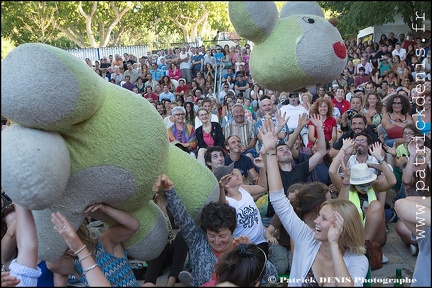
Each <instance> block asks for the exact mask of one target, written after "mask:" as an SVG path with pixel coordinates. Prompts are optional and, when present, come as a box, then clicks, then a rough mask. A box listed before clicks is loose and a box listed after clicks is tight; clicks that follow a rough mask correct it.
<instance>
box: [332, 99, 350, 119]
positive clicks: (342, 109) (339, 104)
mask: <svg viewBox="0 0 432 288" xmlns="http://www.w3.org/2000/svg"><path fill="white" fill-rule="evenodd" d="M333 105H334V106H335V107H336V108H338V109H339V111H340V113H341V115H342V114H343V113H345V111H347V110H349V109H350V107H351V104H350V102H349V101H347V100H345V99H342V101H341V102H338V101H337V100H336V98H334V99H333Z"/></svg>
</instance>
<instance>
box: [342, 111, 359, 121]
mask: <svg viewBox="0 0 432 288" xmlns="http://www.w3.org/2000/svg"><path fill="white" fill-rule="evenodd" d="M345 113H347V118H348V120H350V121H351V118H352V117H353V116H354V115H356V114H357V113H358V111H357V110H354V109H350V110H347V111H346V112H345Z"/></svg>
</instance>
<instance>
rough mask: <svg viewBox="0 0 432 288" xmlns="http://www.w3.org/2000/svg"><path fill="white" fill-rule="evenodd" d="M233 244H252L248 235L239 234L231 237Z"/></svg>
mask: <svg viewBox="0 0 432 288" xmlns="http://www.w3.org/2000/svg"><path fill="white" fill-rule="evenodd" d="M233 243H234V246H238V245H239V244H252V242H251V240H250V238H249V237H248V236H239V237H237V238H234V239H233Z"/></svg>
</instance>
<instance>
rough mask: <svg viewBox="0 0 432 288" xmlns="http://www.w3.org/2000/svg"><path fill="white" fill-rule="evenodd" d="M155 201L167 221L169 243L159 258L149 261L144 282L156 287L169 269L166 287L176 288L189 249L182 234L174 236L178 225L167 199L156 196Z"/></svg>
mask: <svg viewBox="0 0 432 288" xmlns="http://www.w3.org/2000/svg"><path fill="white" fill-rule="evenodd" d="M153 201H154V202H155V203H156V205H158V207H159V209H161V211H162V212H163V214H164V216H165V219H166V221H167V224H168V228H169V231H168V241H167V244H166V245H165V248H164V250H163V251H162V252H161V253H160V254H159V256H158V257H156V258H155V259H152V260H150V261H147V264H148V266H147V270H146V272H145V277H144V281H145V283H146V284H147V285H146V286H150V284H154V285H156V282H157V278H158V277H159V276H161V275H162V273H163V270H164V269H165V268H168V267H169V268H170V269H169V273H168V279H167V280H166V283H165V286H166V287H174V286H175V284H176V282H177V279H178V275H179V273H180V272H181V271H182V270H183V267H184V264H185V261H186V257H187V253H188V247H187V245H186V242H185V240H184V239H183V235H182V234H181V233H179V232H177V233H176V234H175V235H174V231H173V227H174V228H175V227H176V225H175V222H174V219H173V218H172V214H171V212H170V211H169V210H168V209H167V203H166V200H165V198H164V197H162V196H161V195H159V194H155V196H154V198H153Z"/></svg>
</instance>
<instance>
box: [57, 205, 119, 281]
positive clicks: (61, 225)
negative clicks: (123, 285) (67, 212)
mask: <svg viewBox="0 0 432 288" xmlns="http://www.w3.org/2000/svg"><path fill="white" fill-rule="evenodd" d="M51 222H52V223H53V224H54V229H55V230H56V231H57V232H58V233H59V234H60V236H62V237H63V239H64V240H65V242H66V244H68V246H69V249H70V250H71V251H72V252H73V253H74V255H76V256H77V257H78V259H79V261H80V263H81V266H82V268H83V271H84V272H85V276H86V279H87V282H88V284H89V286H96V287H100V286H103V287H111V284H110V283H109V281H108V280H107V279H106V277H105V275H104V273H103V272H102V270H101V269H100V268H99V266H98V265H97V263H96V261H95V260H94V258H93V255H92V253H91V252H90V251H89V250H88V249H87V246H86V245H84V243H83V242H82V240H81V239H80V238H79V236H78V234H77V233H76V231H75V229H74V228H73V227H72V225H71V224H70V223H69V221H68V220H67V219H66V218H65V217H64V216H63V215H62V214H61V213H60V212H56V213H52V214H51Z"/></svg>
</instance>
